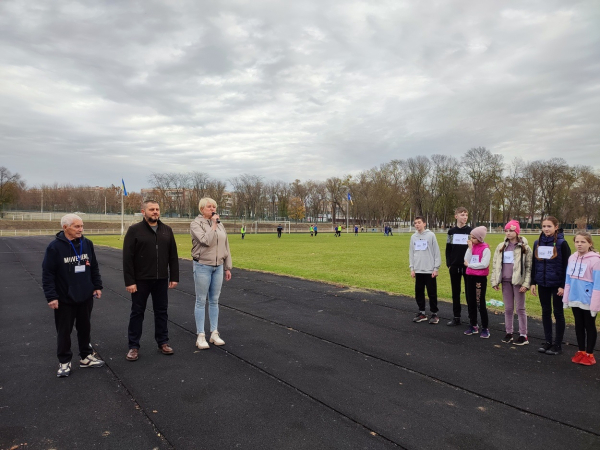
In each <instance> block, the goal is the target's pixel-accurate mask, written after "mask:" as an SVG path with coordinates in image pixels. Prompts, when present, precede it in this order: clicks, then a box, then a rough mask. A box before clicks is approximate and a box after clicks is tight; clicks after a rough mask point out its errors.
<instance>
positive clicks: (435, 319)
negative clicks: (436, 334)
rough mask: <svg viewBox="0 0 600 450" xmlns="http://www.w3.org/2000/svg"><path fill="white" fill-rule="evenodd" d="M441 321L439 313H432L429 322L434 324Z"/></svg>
mask: <svg viewBox="0 0 600 450" xmlns="http://www.w3.org/2000/svg"><path fill="white" fill-rule="evenodd" d="M439 321H440V318H439V317H438V315H437V314H435V313H434V314H432V315H431V319H429V323H430V324H432V325H435V324H437V323H438V322H439Z"/></svg>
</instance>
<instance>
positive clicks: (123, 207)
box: [121, 189, 125, 237]
mask: <svg viewBox="0 0 600 450" xmlns="http://www.w3.org/2000/svg"><path fill="white" fill-rule="evenodd" d="M124 203H125V202H124V201H123V189H121V237H123V231H124V230H125V226H124V218H125V216H124V213H125V206H124Z"/></svg>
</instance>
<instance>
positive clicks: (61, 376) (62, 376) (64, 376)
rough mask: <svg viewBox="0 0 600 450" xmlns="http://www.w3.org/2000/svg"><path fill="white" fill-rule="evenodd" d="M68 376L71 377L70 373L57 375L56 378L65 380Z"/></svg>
mask: <svg viewBox="0 0 600 450" xmlns="http://www.w3.org/2000/svg"><path fill="white" fill-rule="evenodd" d="M69 375H71V374H70V373H67V374H64V375H63V374H61V375H59V374H57V375H56V377H57V378H67V377H68V376H69Z"/></svg>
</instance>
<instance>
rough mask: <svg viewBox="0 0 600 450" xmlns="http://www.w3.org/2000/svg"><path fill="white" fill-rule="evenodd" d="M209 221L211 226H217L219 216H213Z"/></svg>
mask: <svg viewBox="0 0 600 450" xmlns="http://www.w3.org/2000/svg"><path fill="white" fill-rule="evenodd" d="M210 220H212V223H213V225H216V224H217V220H219V215H218V214H213V215H212V217H211V218H210Z"/></svg>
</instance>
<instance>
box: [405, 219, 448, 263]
mask: <svg viewBox="0 0 600 450" xmlns="http://www.w3.org/2000/svg"><path fill="white" fill-rule="evenodd" d="M420 249H423V250H420ZM408 263H409V266H410V270H414V271H415V273H433V272H435V271H439V270H440V266H441V265H442V255H441V253H440V247H439V245H438V242H437V239H436V237H435V233H433V232H432V231H430V230H429V229H425V230H423V232H422V233H419V232H418V231H417V232H415V234H413V235H412V236H411V237H410V247H409V249H408Z"/></svg>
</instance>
